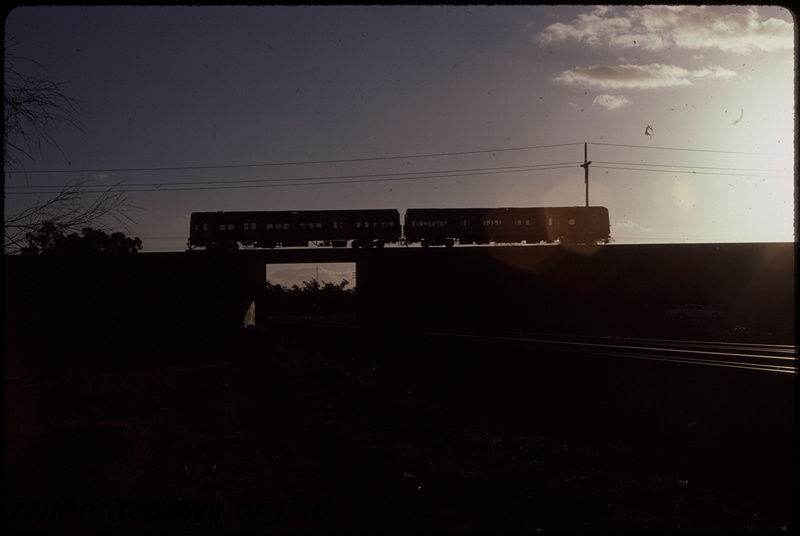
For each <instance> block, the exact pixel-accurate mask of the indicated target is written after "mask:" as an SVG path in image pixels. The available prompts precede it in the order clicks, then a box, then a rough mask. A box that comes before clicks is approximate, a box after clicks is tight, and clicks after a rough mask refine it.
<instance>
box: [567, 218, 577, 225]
mask: <svg viewBox="0 0 800 536" xmlns="http://www.w3.org/2000/svg"><path fill="white" fill-rule="evenodd" d="M567 225H575V218H570V219H568V220H567Z"/></svg>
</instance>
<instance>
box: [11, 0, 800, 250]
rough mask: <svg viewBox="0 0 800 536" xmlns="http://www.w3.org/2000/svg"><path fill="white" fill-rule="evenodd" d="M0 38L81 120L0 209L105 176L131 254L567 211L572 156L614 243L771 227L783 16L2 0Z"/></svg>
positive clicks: (576, 199)
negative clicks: (407, 222)
mask: <svg viewBox="0 0 800 536" xmlns="http://www.w3.org/2000/svg"><path fill="white" fill-rule="evenodd" d="M5 32H6V45H7V46H6V53H7V55H8V53H9V51H10V52H11V53H13V55H14V56H15V57H16V58H25V59H27V60H32V61H26V62H22V63H18V64H17V70H24V72H25V73H26V74H29V75H30V76H34V77H43V78H44V77H46V78H48V79H50V80H52V81H57V82H62V83H63V86H62V87H63V90H64V93H65V94H67V95H69V96H70V97H72V98H74V99H76V100H77V101H78V102H79V103H80V109H79V111H78V112H77V114H76V117H77V119H78V120H79V121H80V122H81V124H82V127H81V128H80V129H77V128H72V127H69V126H66V125H62V126H60V127H59V128H58V130H57V131H56V132H54V133H53V138H54V140H55V142H56V143H57V147H45V148H44V150H43V151H42V153H36V154H35V158H34V159H33V160H23V162H22V166H21V169H18V170H12V171H16V172H15V173H8V171H9V170H7V173H6V176H5V179H6V182H5V193H6V196H5V207H4V208H5V211H6V213H7V214H13V213H16V212H18V211H19V210H21V209H22V208H25V207H28V206H31V205H32V204H34V203H36V202H37V200H38V202H41V201H42V200H44V199H47V198H48V197H52V195H53V194H52V192H57V191H59V190H60V188H61V187H63V186H64V185H65V184H69V183H71V182H74V181H76V180H83V181H85V180H90V181H92V184H97V185H98V186H100V187H102V188H117V189H123V190H124V191H125V192H127V195H128V196H129V201H130V205H132V206H133V208H131V209H130V210H129V211H128V212H127V215H128V216H129V217H130V218H131V219H132V220H133V222H132V223H130V224H129V226H128V228H127V229H120V230H123V231H124V232H125V233H126V234H128V235H130V236H138V237H139V238H140V239H141V240H142V242H143V246H144V247H143V250H142V251H143V252H157V251H183V250H185V249H186V240H187V238H188V231H189V216H190V214H191V213H192V212H196V211H218V210H223V211H236V210H308V209H360V208H396V209H398V210H400V212H401V213H403V212H404V211H405V210H406V209H407V208H422V207H502V206H578V205H584V204H585V203H586V188H585V183H584V169H583V168H581V167H580V164H582V163H583V162H584V157H585V156H586V158H587V159H588V160H589V161H591V164H590V166H589V203H590V204H591V205H602V206H605V207H607V208H608V209H609V213H610V218H611V237H612V241H613V243H615V244H635V243H700V242H786V241H793V240H794V231H795V219H794V209H795V190H794V185H795V179H794V171H795V116H794V105H795V102H794V95H795V86H794V84H795V66H796V59H795V24H794V16H793V13H791V12H790V11H788V10H787V9H785V8H782V7H769V6H674V7H671V6H662V5H659V6H619V5H615V6H606V7H603V6H588V5H570V6H558V5H555V6H549V5H548V6H544V5H542V6H520V5H517V6H478V5H475V6H471V5H462V6H306V7H300V6H255V7H245V6H241V7H237V6H220V7H210V6H202V7H197V6H195V7H191V6H167V7H158V6H125V7H123V6H118V7H115V6H90V7H78V6H64V7H58V6H29V7H24V6H23V7H18V8H15V9H13V10H11V11H10V12H8V13H7V15H6V20H5ZM9 42H11V43H13V44H12V45H11V48H10V49H9V46H8V43H9ZM34 62H35V63H34ZM23 170H24V173H22V172H21V171H23ZM43 172H47V173H43Z"/></svg>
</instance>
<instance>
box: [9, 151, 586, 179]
mask: <svg viewBox="0 0 800 536" xmlns="http://www.w3.org/2000/svg"><path fill="white" fill-rule="evenodd" d="M570 145H580V144H578V143H559V144H553V145H537V146H531V147H514V148H508V149H484V150H480V151H460V152H452V153H430V154H417V155H405V156H376V157H368V158H345V159H338V160H307V161H294V162H265V163H260V164H226V165H217V166H175V167H150V168H106V169H80V170H76V169H68V170H35V171H7V172H6V173H9V174H11V173H14V174H27V175H33V174H44V173H75V172H78V171H79V172H81V173H101V172H123V171H185V170H197V169H234V168H253V167H273V166H298V165H315V164H341V163H350V162H372V161H375V162H379V161H383V160H403V159H408V158H432V157H441V156H463V155H470V154H482V153H501V152H509V151H527V150H531V149H549V148H553V147H568V146H570Z"/></svg>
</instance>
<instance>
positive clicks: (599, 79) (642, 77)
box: [555, 63, 736, 89]
mask: <svg viewBox="0 0 800 536" xmlns="http://www.w3.org/2000/svg"><path fill="white" fill-rule="evenodd" d="M733 76H736V73H735V72H734V71H730V70H728V69H724V68H722V67H719V66H717V65H708V67H705V68H703V69H698V70H695V71H689V70H687V69H684V68H683V67H678V66H677V65H664V64H662V63H651V64H649V65H630V64H628V65H593V66H591V67H575V68H573V69H568V70H566V71H564V72H563V73H561V74H560V75H559V76H557V77H556V78H555V81H556V82H561V83H565V84H569V85H573V86H588V87H592V88H596V89H620V88H627V89H655V88H664V87H676V86H691V85H693V84H694V82H693V80H695V79H711V78H731V77H733Z"/></svg>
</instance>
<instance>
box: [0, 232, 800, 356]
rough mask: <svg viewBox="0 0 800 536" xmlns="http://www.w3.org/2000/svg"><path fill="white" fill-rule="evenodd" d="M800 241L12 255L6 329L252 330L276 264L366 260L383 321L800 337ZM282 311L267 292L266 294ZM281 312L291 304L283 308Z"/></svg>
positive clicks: (361, 264)
mask: <svg viewBox="0 0 800 536" xmlns="http://www.w3.org/2000/svg"><path fill="white" fill-rule="evenodd" d="M795 254H796V249H795V244H793V243H767V244H749V243H748V244H682V245H667V244H665V245H614V244H611V245H602V246H584V247H566V246H552V245H541V246H494V247H454V248H426V249H423V248H419V247H408V248H403V247H397V248H394V247H387V248H384V249H373V250H362V249H359V250H353V249H330V248H308V249H282V250H280V249H279V250H240V251H236V252H230V253H224V254H209V253H208V252H205V251H191V252H177V253H139V254H135V255H131V256H127V257H109V258H99V259H47V258H44V257H10V256H6V257H5V296H6V313H5V315H6V316H5V318H6V334H7V335H8V334H9V333H12V334H17V335H19V336H22V337H24V336H50V335H47V334H48V333H51V332H52V331H53V330H57V331H58V335H53V336H57V337H61V338H62V339H75V340H76V341H77V340H81V338H83V337H92V336H99V335H102V336H104V337H107V338H108V337H110V338H114V337H117V338H119V337H128V338H131V337H143V336H162V337H168V336H178V337H180V336H185V337H191V336H193V335H192V334H194V333H198V332H199V333H205V334H211V333H215V332H217V331H218V330H235V329H241V328H242V325H243V318H244V315H245V313H246V312H247V310H248V308H249V307H250V305H251V304H252V302H253V300H254V299H256V297H257V296H258V295H259V291H260V289H263V288H264V283H265V278H266V270H265V265H266V264H268V263H269V264H273V263H275V264H277V263H323V262H353V263H355V265H356V278H357V289H358V290H357V297H358V308H359V312H360V314H361V316H362V318H363V319H364V320H365V321H370V322H376V323H379V324H382V325H397V327H398V328H402V327H406V326H411V327H416V326H423V327H424V326H428V327H432V326H435V327H447V328H450V329H458V330H473V329H480V328H492V329H506V330H515V329H521V330H530V331H558V332H568V333H576V334H580V333H586V334H609V335H622V336H624V335H645V334H649V333H651V331H652V330H650V328H652V327H654V326H660V325H661V324H662V323H663V312H664V311H665V310H666V309H667V308H669V307H674V306H677V305H681V304H682V303H700V304H703V305H706V306H708V307H711V308H714V309H720V310H722V311H724V312H725V313H726V319H727V320H726V321H727V322H728V324H729V327H730V328H731V329H734V328H735V327H736V324H738V325H739V326H740V328H739V329H741V330H751V331H753V330H756V329H758V330H762V331H770V332H782V333H783V334H784V335H785V336H787V337H788V336H791V337H792V338H793V336H794V332H793V326H794V305H795ZM259 310H269V304H268V303H257V304H256V318H258V311H259ZM271 312H272V313H280V311H271Z"/></svg>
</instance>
